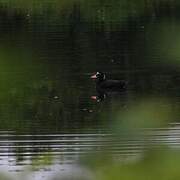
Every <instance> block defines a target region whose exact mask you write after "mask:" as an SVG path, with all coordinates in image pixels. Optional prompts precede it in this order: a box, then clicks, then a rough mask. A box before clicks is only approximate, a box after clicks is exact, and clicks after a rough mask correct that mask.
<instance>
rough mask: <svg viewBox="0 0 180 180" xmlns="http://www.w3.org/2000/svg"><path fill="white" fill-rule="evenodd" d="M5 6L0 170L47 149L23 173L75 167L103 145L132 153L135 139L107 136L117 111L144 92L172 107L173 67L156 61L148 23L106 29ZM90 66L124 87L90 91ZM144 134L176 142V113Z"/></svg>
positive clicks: (136, 149) (39, 174)
mask: <svg viewBox="0 0 180 180" xmlns="http://www.w3.org/2000/svg"><path fill="white" fill-rule="evenodd" d="M11 13H12V14H6V13H4V14H3V16H2V19H1V32H2V34H3V35H1V36H0V39H1V42H2V43H1V45H0V57H1V62H0V83H1V87H0V91H1V93H0V100H1V103H0V169H1V170H2V171H7V172H8V173H9V174H10V175H11V176H13V175H14V174H20V173H21V172H23V171H25V170H26V168H27V167H29V165H32V164H33V162H34V161H37V159H38V160H40V159H44V156H45V155H48V156H51V157H52V162H51V164H50V165H47V166H45V167H42V168H39V169H38V170H34V174H33V175H31V176H32V177H30V178H31V179H38V180H39V179H41V178H42V179H44V178H47V177H48V176H51V174H52V175H53V174H54V173H56V172H60V173H61V172H62V174H63V173H66V172H69V171H73V169H76V168H77V169H78V165H77V164H78V162H79V161H80V160H81V158H83V157H86V155H87V154H89V153H91V152H94V151H95V152H97V151H98V152H101V151H102V150H104V148H106V149H108V151H109V152H110V153H112V154H115V155H116V156H117V157H118V156H125V157H127V156H134V155H137V154H139V153H141V152H142V151H143V150H144V149H145V147H144V142H143V140H142V139H136V140H135V139H134V140H128V139H123V138H122V139H121V140H119V139H118V140H116V139H114V140H112V136H113V134H112V133H113V130H112V125H113V121H114V119H115V118H116V117H115V114H116V112H118V111H123V110H126V109H128V106H129V104H132V103H134V102H136V101H138V99H139V98H142V97H149V96H150V97H163V98H164V97H165V98H170V99H172V100H173V103H172V104H169V106H173V107H174V108H175V109H177V108H178V107H179V102H180V101H179V94H178V93H179V90H180V88H179V86H178V83H177V82H178V81H179V78H180V77H179V74H178V67H176V66H175V67H174V66H173V65H169V64H168V63H167V62H166V63H163V64H162V59H163V58H164V57H163V56H161V54H158V50H159V49H158V47H154V46H153V48H152V47H148V45H149V41H150V42H151V44H156V38H152V39H150V40H149V39H148V38H147V34H148V32H149V30H148V28H149V27H146V22H143V20H142V19H141V20H140V23H139V24H138V23H137V24H133V23H132V24H131V23H129V24H128V23H127V25H126V28H125V29H121V30H118V28H117V29H114V30H112V31H108V30H107V29H106V28H105V27H104V26H103V24H90V25H89V24H86V23H84V22H83V21H80V20H79V19H78V18H77V19H74V20H73V21H75V23H74V24H72V25H71V26H70V25H69V26H68V25H66V26H65V25H62V24H61V22H60V21H59V20H58V17H54V19H53V20H54V21H50V22H48V23H47V21H46V20H47V16H45V15H43V14H41V15H33V16H32V17H31V15H30V14H23V13H22V14H21V13H20V12H18V13H16V12H11ZM7 20H8V21H7ZM159 21H160V20H159V19H157V20H156V19H153V20H152V24H151V25H152V27H153V28H154V27H157V28H154V29H153V28H151V31H153V30H154V31H155V33H156V31H157V30H158V29H159V27H158V26H159V25H158V22H159ZM169 21H170V20H169ZM169 21H168V23H170V24H171V26H172V27H175V24H176V22H171V21H170V22H169ZM137 22H138V20H137ZM173 23H174V24H173ZM118 26H120V25H119V24H117V27H118ZM173 32H174V29H173V28H172V33H173ZM157 34H158V33H157ZM154 36H156V35H154ZM96 71H103V72H105V73H106V74H107V76H108V77H111V78H113V79H125V80H127V81H128V88H127V91H125V92H121V93H109V94H106V96H104V94H99V93H97V92H96V88H95V83H94V82H93V81H92V80H91V79H90V76H91V74H93V73H94V72H96ZM92 96H99V97H98V98H99V101H95V100H93V99H92V98H91V97H92ZM103 97H106V98H105V99H103ZM151 135H152V139H151V142H152V143H153V144H157V145H158V144H159V143H165V144H168V145H170V146H172V147H175V148H176V147H179V146H180V124H179V122H178V119H177V121H175V122H172V123H169V125H168V127H166V128H165V127H164V128H154V129H151ZM77 171H78V170H77Z"/></svg>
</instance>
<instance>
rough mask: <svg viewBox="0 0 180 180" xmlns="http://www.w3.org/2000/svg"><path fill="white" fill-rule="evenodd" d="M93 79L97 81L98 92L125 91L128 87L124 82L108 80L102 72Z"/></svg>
mask: <svg viewBox="0 0 180 180" xmlns="http://www.w3.org/2000/svg"><path fill="white" fill-rule="evenodd" d="M91 78H92V79H95V80H96V88H97V90H98V91H123V90H125V89H126V86H127V82H126V81H124V80H107V79H106V76H105V74H104V73H101V72H97V73H96V74H95V75H93V76H91Z"/></svg>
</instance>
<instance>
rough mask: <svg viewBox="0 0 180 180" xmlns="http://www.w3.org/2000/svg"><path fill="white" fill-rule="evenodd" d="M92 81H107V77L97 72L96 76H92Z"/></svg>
mask: <svg viewBox="0 0 180 180" xmlns="http://www.w3.org/2000/svg"><path fill="white" fill-rule="evenodd" d="M91 79H95V80H96V81H100V82H101V81H104V80H106V75H105V74H104V73H102V72H96V73H95V74H94V75H92V76H91Z"/></svg>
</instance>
